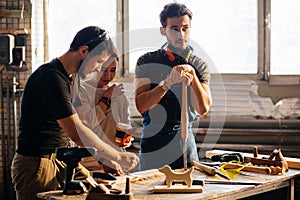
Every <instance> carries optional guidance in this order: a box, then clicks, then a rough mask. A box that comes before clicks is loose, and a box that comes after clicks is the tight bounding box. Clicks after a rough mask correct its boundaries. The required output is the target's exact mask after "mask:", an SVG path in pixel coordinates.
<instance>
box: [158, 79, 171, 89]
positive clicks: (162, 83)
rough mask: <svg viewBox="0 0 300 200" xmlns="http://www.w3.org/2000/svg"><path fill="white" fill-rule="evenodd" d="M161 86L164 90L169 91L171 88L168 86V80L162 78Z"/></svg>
mask: <svg viewBox="0 0 300 200" xmlns="http://www.w3.org/2000/svg"><path fill="white" fill-rule="evenodd" d="M158 85H159V87H161V88H162V89H163V90H164V91H168V90H169V88H168V87H167V86H166V80H162V81H161V82H159V84H158Z"/></svg>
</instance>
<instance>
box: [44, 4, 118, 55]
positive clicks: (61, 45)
mask: <svg viewBox="0 0 300 200" xmlns="http://www.w3.org/2000/svg"><path fill="white" fill-rule="evenodd" d="M48 24H49V59H52V58H54V57H56V56H60V55H61V54H63V53H65V52H66V51H67V50H68V49H69V46H70V44H71V42H72V39H73V38H74V36H75V34H76V33H77V32H78V31H79V30H80V29H82V28H84V27H86V26H91V25H93V26H100V27H103V28H105V29H107V30H108V31H109V33H110V35H111V36H114V35H116V1H111V0H101V2H100V1H99V0H88V1H82V0H50V1H49V21H48Z"/></svg>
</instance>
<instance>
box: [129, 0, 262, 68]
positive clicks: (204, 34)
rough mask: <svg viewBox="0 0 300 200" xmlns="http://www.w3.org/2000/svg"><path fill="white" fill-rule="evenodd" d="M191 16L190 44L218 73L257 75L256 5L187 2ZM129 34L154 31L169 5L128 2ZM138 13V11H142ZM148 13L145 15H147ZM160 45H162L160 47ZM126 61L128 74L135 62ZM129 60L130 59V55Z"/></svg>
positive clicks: (236, 0) (231, 0)
mask: <svg viewBox="0 0 300 200" xmlns="http://www.w3.org/2000/svg"><path fill="white" fill-rule="evenodd" d="M178 2H183V3H185V4H186V5H187V7H188V8H190V9H191V11H192V12H193V20H192V31H191V38H190V39H191V40H192V41H193V42H196V44H197V45H199V46H200V47H202V48H203V50H204V51H205V52H206V53H207V54H208V56H209V57H210V58H211V59H212V61H213V62H214V64H215V67H216V70H215V71H212V72H219V73H257V1H253V0H243V1H241V0H190V1H178ZM129 3H130V4H129V10H130V15H129V26H130V30H133V29H142V28H156V29H157V30H158V31H159V27H160V26H161V25H160V22H159V13H160V12H161V10H162V9H163V6H164V5H165V4H167V3H169V1H161V0H155V1H147V0H130V1H129ZM145 7H147V10H145V9H139V8H145ZM147 11H148V12H147ZM162 44H163V43H162ZM138 54H139V55H140V54H142V52H140V53H135V57H134V58H131V57H130V71H131V72H133V71H134V67H135V62H136V58H137V57H138ZM130 56H131V55H130Z"/></svg>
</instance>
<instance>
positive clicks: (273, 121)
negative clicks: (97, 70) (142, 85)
mask: <svg viewBox="0 0 300 200" xmlns="http://www.w3.org/2000/svg"><path fill="white" fill-rule="evenodd" d="M170 2H172V1H171V0H166V1H153V2H152V1H146V0H114V1H111V0H103V1H102V0H101V1H97V0H96V1H95V0H93V1H92V0H90V1H80V0H76V1H75V0H67V1H65V0H63V1H61V0H0V95H1V96H0V117H1V126H0V129H1V135H0V137H1V140H0V141H1V146H0V149H1V151H0V152H1V157H0V198H1V199H15V193H14V189H13V186H12V184H11V176H10V166H11V161H12V158H13V156H14V153H15V150H16V148H17V138H18V134H19V130H18V128H19V127H18V123H19V119H20V103H21V99H22V92H23V89H24V86H25V83H26V80H27V78H28V77H29V75H30V74H31V73H32V72H33V71H34V70H35V69H36V67H38V66H40V65H41V64H42V63H44V62H47V61H49V60H51V59H53V58H54V57H55V56H59V55H61V54H60V53H58V52H64V51H66V50H67V48H68V45H69V43H70V39H71V38H72V37H73V35H74V34H75V33H76V31H77V30H79V28H80V27H83V26H85V25H99V26H102V25H103V26H105V27H108V29H109V32H110V34H111V35H112V37H114V36H118V35H120V34H121V33H124V32H126V34H124V35H122V34H121V37H115V38H117V39H116V41H115V42H116V46H117V47H118V49H119V50H120V52H125V53H123V54H121V58H120V61H119V68H120V70H118V71H117V76H116V78H115V82H122V83H123V84H124V88H125V92H126V94H127V97H128V99H129V110H130V119H131V123H132V125H133V126H134V127H136V128H137V129H136V133H135V134H134V135H133V137H134V141H133V142H132V146H131V147H129V148H128V149H129V151H132V152H136V153H138V152H139V148H140V147H139V145H140V143H139V142H140V137H141V132H142V127H143V124H142V123H143V118H142V116H141V114H140V113H139V112H138V111H137V109H136V107H135V99H134V98H135V97H134V77H135V74H134V69H135V63H136V59H137V56H139V55H141V54H142V51H141V50H140V49H141V48H140V47H139V45H138V44H132V41H130V40H131V39H132V38H134V37H135V34H138V33H144V32H145V31H147V30H148V28H151V30H150V29H149V31H150V32H151V31H153V29H157V33H158V34H159V18H158V14H159V11H160V10H161V9H162V8H163V5H164V4H167V3H170ZM179 2H181V3H186V4H187V5H190V7H191V9H192V11H193V12H194V13H195V14H194V15H195V16H194V19H193V24H192V27H193V28H194V29H196V27H197V26H198V27H200V28H199V30H198V29H196V33H195V35H193V36H192V39H193V41H194V42H195V43H198V44H200V46H201V48H203V49H204V50H206V53H207V54H204V55H206V56H207V55H208V60H209V63H211V64H212V65H213V69H212V70H211V71H212V72H211V81H210V89H211V95H212V99H213V103H212V107H211V108H210V111H209V112H208V113H207V114H206V115H205V116H198V117H197V120H196V121H195V122H194V124H193V132H194V134H195V139H196V142H197V148H198V151H199V158H200V160H201V159H205V160H207V159H210V160H211V161H213V162H219V161H221V162H230V160H232V159H235V160H236V159H238V160H240V161H243V162H244V161H245V159H246V160H248V161H251V162H252V163H255V164H256V165H265V166H273V168H271V169H270V168H261V169H255V172H257V170H260V171H259V172H257V173H261V174H272V173H273V174H278V173H285V172H289V171H290V169H291V170H293V168H294V167H293V166H294V165H293V164H295V163H296V161H295V163H294V162H292V161H291V160H289V159H285V158H299V159H300V66H299V63H300V60H299V59H300V57H299V52H300V28H299V25H298V24H299V22H300V14H299V12H297V10H295V8H297V6H296V5H295V4H297V5H299V3H298V0H289V1H280V2H274V1H271V0H251V1H235V0H223V1H222V2H221V1H215V0H214V1H207V0H185V1H179ZM224 2H225V3H224ZM155 3H157V4H155ZM87 4H91V5H92V4H93V5H92V6H91V5H90V7H85V6H88V5H87ZM148 4H149V7H150V9H149V8H146V7H148ZM221 4H222V5H226V6H227V7H226V8H228V9H229V11H228V13H230V14H228V13H227V14H228V15H233V17H232V18H229V17H228V18H227V17H224V19H222V15H221V14H220V16H219V17H218V18H216V19H214V20H212V18H210V17H209V16H210V15H213V16H218V12H217V11H220V12H221V10H222V11H224V10H226V9H222V6H221ZM275 4H279V5H275ZM155 5H159V6H155ZM233 5H234V6H235V7H234V8H232V7H233ZM285 6H287V8H286V9H285ZM91 7H95V8H96V9H98V12H97V11H96V10H95V11H93V13H92V14H91V15H89V16H82V15H85V14H87V13H85V12H89V11H88V10H89V9H91ZM201 7H203V8H201ZM278 7H279V8H281V9H282V10H283V11H282V12H281V11H280V12H279V11H278ZM80 8H81V9H80ZM139 8H142V9H139ZM273 8H274V9H273ZM291 8H294V9H293V10H292V11H290V9H291ZM152 9H154V10H155V9H156V10H157V11H155V13H153V12H152ZM272 9H273V10H272ZM245 10H247V11H245ZM146 11H147V12H149V13H147V12H146ZM294 11H295V12H294ZM198 12H199V13H201V12H202V13H205V14H206V15H205V17H201V16H200V14H198ZM144 13H145V14H144ZM212 13H214V14H212ZM222 14H224V13H222ZM225 14H226V13H225ZM92 16H93V18H91V17H92ZM199 16H200V17H199ZM72 17H73V18H72ZM197 17H198V18H197ZM79 18H82V19H81V20H82V21H80V19H79ZM280 18H285V19H286V20H282V21H283V22H281V21H280V20H279V19H280ZM72 19H73V21H70V20H72ZM197 19H199V21H196V20H197ZM200 19H201V20H200ZM226 19H231V20H234V22H232V21H231V22H224V23H225V24H226V23H228V24H231V25H232V24H234V23H236V24H235V26H232V27H234V28H236V29H237V30H234V31H233V30H232V27H230V28H228V29H231V30H228V32H227V29H226V26H223V25H222V23H223V22H222V20H226ZM241 19H244V21H242V20H241ZM245 19H251V20H249V21H246V20H245ZM147 20H149V21H147ZM210 20H211V21H210ZM276 20H278V21H280V22H281V24H280V23H277V24H276V22H277V21H276ZM77 22H78V25H75V24H76V23H77ZM96 23H98V24H96ZM239 23H241V24H239ZM149 26H150V27H149ZM296 26H297V27H298V28H296ZM278 27H282V29H280V30H279V29H278ZM239 28H241V29H242V28H244V29H243V30H239ZM203 29H205V30H203ZM139 31H141V32H139ZM193 31H194V30H193ZM222 32H224V35H225V36H224V37H223V36H220V35H222ZM226 33H227V35H226ZM130 34H132V36H131V35H130ZM155 34H156V33H155ZM230 34H232V35H230ZM239 34H240V35H239ZM150 35H151V34H150ZM146 36H147V37H149V35H147V34H146V35H145V38H144V40H147V39H150V38H147V37H146ZM64 37H66V38H64ZM277 41H278V42H277ZM62 43H66V44H64V45H65V46H60V45H63V44H62ZM161 45H163V42H162V43H161ZM210 45H211V46H210ZM228 46H230V48H229V47H228ZM151 48H152V47H146V48H145V49H144V50H146V51H147V50H148V49H151ZM227 48H228V49H227ZM214 50H215V51H214ZM285 65H286V66H285ZM230 66H233V68H229V67H230ZM68 151H69V150H68V149H60V150H58V154H59V155H63V154H64V153H65V152H68ZM86 151H89V152H91V151H95V150H94V149H92V148H91V149H89V147H87V149H85V148H82V149H80V148H78V149H74V152H73V151H72V152H71V153H72V154H74V155H75V154H76V155H75V156H74V157H76V159H78V162H79V161H80V159H81V158H83V157H86V156H89V154H88V153H87V152H86ZM216 152H221V153H219V154H218V153H216ZM236 152H243V153H245V154H239V153H236ZM208 154H209V156H208ZM250 154H251V156H249V155H250ZM252 154H253V156H252ZM257 154H261V155H267V156H268V157H269V159H267V161H266V159H260V158H259V157H258V156H257ZM59 155H58V156H59ZM246 155H247V156H246ZM77 156H78V157H77ZM250 157H251V158H250ZM273 158H274V159H275V160H274V159H273ZM60 159H61V160H64V159H68V158H65V157H64V156H61V157H60ZM68 161H69V160H66V162H68ZM73 161H74V158H73V157H72V158H71V159H70V163H71V164H70V165H68V167H70V168H69V169H68V170H67V171H68V172H67V173H69V175H68V176H67V177H68V180H67V182H70V185H68V186H69V187H72V186H73V185H71V184H74V185H75V187H82V188H84V186H82V185H81V183H80V182H75V181H74V180H72V178H71V177H72V173H73V168H74V166H75V165H76V164H77V162H76V163H73ZM76 161H77V160H76ZM291 162H292V164H291ZM289 164H290V165H289ZM73 165H74V166H73ZM274 165H275V167H274ZM295 165H296V167H295V168H294V169H297V170H300V167H299V168H298V166H300V161H299V163H298V165H297V164H295ZM193 166H194V167H195V168H202V170H204V171H207V173H208V174H213V175H215V174H216V173H217V172H218V173H219V171H216V170H215V168H208V169H207V168H206V167H205V166H203V164H201V163H194V165H193ZM276 166H279V167H277V168H276ZM291 166H292V167H291ZM236 167H239V168H240V169H241V168H245V170H246V169H248V170H250V172H251V170H252V168H251V166H246V167H245V166H244V167H242V166H237V165H235V164H232V166H230V165H228V166H227V168H236ZM247 167H248V168H247ZM279 168H280V169H279ZM225 169H226V167H225ZM288 169H289V170H288ZM276 170H277V171H276ZM278 170H279V171H278ZM297 170H295V171H297ZM194 171H196V170H194ZM248 172H249V171H248ZM166 173H173V172H172V171H169V172H166ZM193 173H194V172H193ZM174 174H175V175H174ZM174 174H171V175H170V176H171V178H174V177H177V175H176V173H174ZM295 174H297V173H295ZM95 176H96V175H95ZM107 176H108V175H107ZM183 176H184V177H183V178H181V177H180V178H178V179H179V180H180V181H182V179H184V180H185V179H187V181H186V185H192V184H194V183H196V180H190V179H188V178H186V176H188V175H183ZM270 176H271V175H270ZM273 176H275V175H273ZM298 176H300V171H299V172H298ZM166 177H168V175H167V174H166ZM178 177H179V176H178ZM108 178H112V179H113V180H114V178H115V177H108ZM176 180H177V179H176ZM166 181H167V179H166ZM91 182H92V183H93V181H91ZM125 182H126V185H127V184H129V183H128V180H126V181H125ZM171 182H172V181H171ZM171 182H167V184H168V186H171V185H172V184H171ZM92 183H91V184H92ZM94 184H96V183H94ZM136 184H138V183H136ZM206 184H209V183H206ZM293 184H294V185H293V188H294V189H295V190H294V192H293V195H294V197H295V198H294V199H300V179H297V178H296V179H295V181H294V182H293ZM218 185H219V183H218ZM253 185H256V183H253ZM131 186H132V185H131ZM200 186H201V187H200ZM132 187H133V186H132ZM132 187H131V188H132ZM139 187H140V186H139ZM166 187H167V186H166ZM171 187H172V186H171ZM232 187H235V185H233V186H232ZM102 189H103V188H102ZM106 189H107V188H104V189H103V190H104V191H105V190H106ZM126 189H127V190H129V186H128V185H127V188H126ZM126 189H125V190H126ZM153 189H154V190H157V191H158V193H163V195H164V194H169V193H168V190H167V189H165V186H164V187H158V186H157V187H154V188H153ZM82 190H83V192H87V191H85V190H84V189H82ZM166 190H167V192H166ZM206 190H207V189H206V188H205V186H204V183H203V182H201V180H199V182H198V183H197V184H196V185H195V188H193V187H191V188H190V191H189V192H191V193H193V192H195V193H199V194H201V193H203V194H204V193H205V191H206ZM102 192H103V191H102ZM127 192H128V191H127ZM284 192H286V191H282V190H278V193H284ZM66 193H68V188H66ZM95 193H97V192H95ZM128 193H129V192H128ZM171 193H172V194H173V193H174V191H171ZM278 193H276V194H275V195H278ZM273 195H274V194H273ZM96 196H97V195H96ZM96 196H95V197H93V196H92V195H90V196H89V198H90V199H96ZM122 197H123V199H130V198H131V197H128V195H124V196H122ZM160 197H164V196H160ZM170 197H171V196H170ZM172 197H174V198H176V196H172ZM290 197H291V196H290ZM103 198H104V197H103ZM107 198H109V197H107ZM193 198H194V197H193ZM87 199H88V198H87ZM99 199H100V198H99ZM116 199H118V198H117V197H116ZM119 199H122V198H119ZM162 199H163V198H162ZM195 199H196V198H195ZM233 199H234V198H233ZM253 199H255V197H254V198H253ZM290 199H292V198H290Z"/></svg>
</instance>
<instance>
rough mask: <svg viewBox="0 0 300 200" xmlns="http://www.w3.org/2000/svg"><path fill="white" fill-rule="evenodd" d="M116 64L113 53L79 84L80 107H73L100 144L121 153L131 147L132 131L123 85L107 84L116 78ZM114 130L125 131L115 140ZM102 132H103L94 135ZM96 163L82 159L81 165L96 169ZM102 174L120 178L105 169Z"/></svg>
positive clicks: (115, 54) (117, 55) (115, 52)
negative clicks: (121, 129) (114, 148)
mask: <svg viewBox="0 0 300 200" xmlns="http://www.w3.org/2000/svg"><path fill="white" fill-rule="evenodd" d="M118 61H119V53H118V51H117V49H116V48H115V49H114V53H113V54H112V55H111V57H110V58H109V59H108V60H107V61H106V62H105V63H104V64H103V65H102V67H101V69H100V70H99V71H94V72H92V73H90V74H88V75H87V77H86V78H85V79H84V80H82V81H81V82H80V89H79V95H80V99H81V105H80V106H78V107H76V110H77V112H78V114H79V117H80V118H81V119H82V120H83V121H84V123H85V124H87V126H88V127H90V128H91V129H92V130H94V131H95V132H96V133H102V131H103V132H104V133H105V135H103V134H101V135H99V137H101V138H102V139H103V140H105V141H107V143H110V144H111V145H114V146H116V147H117V148H121V149H122V150H124V149H125V148H126V147H129V146H130V145H131V141H132V134H133V133H134V131H135V128H132V127H131V122H130V118H129V102H128V99H127V97H126V95H125V93H124V87H123V84H110V83H111V81H112V80H113V79H114V78H115V76H116V72H117V66H118ZM117 126H119V128H123V130H124V128H125V130H124V132H126V134H125V135H124V137H122V138H117V135H116V132H117V129H119V128H117ZM98 129H101V130H102V131H97V130H98ZM94 161H95V159H93V158H84V159H83V160H82V162H81V163H82V164H83V165H84V166H86V167H88V166H91V167H95V166H96V167H97V165H98V164H96V165H95V162H94ZM102 166H103V169H104V171H106V172H109V173H114V174H117V175H120V174H121V172H120V171H114V170H112V169H110V168H109V167H108V166H106V165H102Z"/></svg>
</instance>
